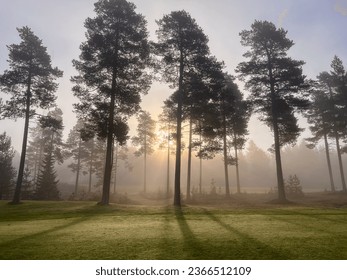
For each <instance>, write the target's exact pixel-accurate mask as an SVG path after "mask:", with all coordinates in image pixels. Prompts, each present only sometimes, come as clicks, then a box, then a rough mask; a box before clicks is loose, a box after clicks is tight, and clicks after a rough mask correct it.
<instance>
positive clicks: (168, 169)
mask: <svg viewBox="0 0 347 280" xmlns="http://www.w3.org/2000/svg"><path fill="white" fill-rule="evenodd" d="M169 192H170V123H168V133H167V170H166V197H167V198H169Z"/></svg>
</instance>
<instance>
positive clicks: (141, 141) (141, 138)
mask: <svg viewBox="0 0 347 280" xmlns="http://www.w3.org/2000/svg"><path fill="white" fill-rule="evenodd" d="M137 120H138V125H137V136H134V137H133V138H132V143H133V145H134V146H138V147H139V148H138V150H137V151H136V152H135V155H136V156H137V157H139V156H142V155H143V160H144V171H143V174H144V175H143V191H144V192H146V189H147V156H148V155H151V154H152V153H153V152H154V145H155V144H156V141H157V136H156V134H155V125H156V122H155V121H154V120H153V119H152V117H151V115H150V113H148V112H146V111H142V112H141V113H140V114H139V115H138V118H137Z"/></svg>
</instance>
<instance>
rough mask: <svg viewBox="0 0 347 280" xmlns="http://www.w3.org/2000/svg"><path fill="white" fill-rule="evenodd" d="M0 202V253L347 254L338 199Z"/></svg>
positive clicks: (346, 229) (345, 210)
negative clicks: (100, 203) (206, 202)
mask: <svg viewBox="0 0 347 280" xmlns="http://www.w3.org/2000/svg"><path fill="white" fill-rule="evenodd" d="M235 205H236V204H234V206H233V205H231V206H229V205H228V204H224V205H219V206H217V205H208V206H206V205H199V204H196V203H195V204H187V205H185V206H184V207H182V209H181V210H177V209H175V208H173V207H172V206H168V205H156V206H150V205H139V204H138V205H118V204H112V205H110V206H97V205H96V203H95V202H72V201H70V202H37V201H30V202H29V201H25V202H24V203H22V204H20V205H8V204H7V202H5V201H1V202H0V252H1V254H0V259H265V260H267V259H347V207H345V204H344V202H342V204H341V202H340V204H334V203H330V204H327V203H309V204H303V203H294V204H288V205H284V206H282V205H272V204H258V205H255V204H252V205H251V204H250V203H245V204H244V205H243V206H242V205H240V204H237V207H235Z"/></svg>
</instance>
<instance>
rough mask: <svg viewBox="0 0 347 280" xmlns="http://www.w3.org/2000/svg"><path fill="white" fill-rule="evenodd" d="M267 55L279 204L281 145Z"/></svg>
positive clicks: (282, 191)
mask: <svg viewBox="0 0 347 280" xmlns="http://www.w3.org/2000/svg"><path fill="white" fill-rule="evenodd" d="M267 55H268V71H269V80H270V95H271V112H272V126H273V131H274V142H275V158H276V174H277V188H278V200H279V201H280V202H286V201H287V198H286V193H285V189H284V179H283V170H282V161H281V143H280V135H279V129H278V120H277V112H276V110H277V109H276V96H275V85H274V84H275V83H274V78H273V74H272V65H271V56H270V54H269V52H267Z"/></svg>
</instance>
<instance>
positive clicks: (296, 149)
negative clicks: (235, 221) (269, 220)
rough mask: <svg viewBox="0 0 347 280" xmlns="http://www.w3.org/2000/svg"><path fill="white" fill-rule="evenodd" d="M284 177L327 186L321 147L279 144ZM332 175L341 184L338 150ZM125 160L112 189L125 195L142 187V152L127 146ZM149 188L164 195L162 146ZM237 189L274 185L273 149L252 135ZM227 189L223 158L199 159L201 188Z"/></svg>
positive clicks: (63, 181)
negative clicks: (295, 177)
mask: <svg viewBox="0 0 347 280" xmlns="http://www.w3.org/2000/svg"><path fill="white" fill-rule="evenodd" d="M282 159H283V167H284V177H285V180H288V178H289V176H290V175H292V176H294V175H296V176H297V177H298V178H299V180H300V183H301V186H302V190H303V192H304V193H305V192H306V193H307V192H323V191H330V182H329V176H328V169H327V164H326V158H325V151H324V149H323V147H318V148H317V149H309V148H307V147H306V143H305V141H301V142H300V143H298V144H297V145H295V146H288V147H285V148H283V152H282ZM331 159H332V168H333V171H334V172H333V175H334V179H335V186H336V189H337V191H339V190H341V182H340V179H339V173H338V162H337V156H336V153H335V152H334V151H331ZM127 161H128V162H127V164H126V163H125V162H123V161H119V162H118V171H117V182H116V187H115V189H116V192H117V193H118V194H123V195H133V194H138V193H143V181H144V179H143V175H144V170H143V165H144V162H143V157H136V156H135V155H134V148H129V151H128V160H127ZM68 164H69V161H66V162H65V163H64V164H63V165H57V166H56V168H57V174H58V179H59V185H58V187H59V188H60V191H61V194H62V198H64V199H68V198H69V197H70V196H71V194H72V193H73V192H74V184H75V177H76V174H74V173H72V172H71V171H70V170H69V169H68V168H67V165H68ZM147 165H148V166H147V172H148V174H147V193H148V194H152V195H154V196H157V197H164V194H165V193H166V179H167V177H166V176H167V154H166V152H165V151H163V150H160V149H158V150H156V151H155V152H154V153H153V155H151V156H149V157H148V158H147ZM186 167H187V152H186V151H184V152H183V156H182V178H181V184H182V194H183V195H184V196H185V195H186V183H187V181H186V180H187V168H186ZM239 167H240V182H241V193H271V192H273V191H275V190H276V173H275V159H274V156H273V154H272V153H270V152H268V151H264V150H263V149H261V148H260V147H258V146H257V145H256V144H255V143H254V142H253V141H252V140H250V141H249V142H248V143H247V145H246V148H245V149H244V150H243V151H242V152H241V154H240V158H239ZM173 175H174V155H171V156H170V192H172V189H173V182H174V180H173ZM229 177H230V186H231V192H232V193H235V192H236V176H235V166H229ZM88 179H89V177H88V176H87V175H84V176H81V178H80V183H79V186H78V190H79V192H85V193H87V192H88ZM101 182H102V181H101V180H100V178H97V177H96V176H95V175H93V178H92V186H93V187H92V192H93V193H95V194H98V193H100V192H101V185H102V183H101ZM199 182H200V159H199V158H198V157H196V156H194V157H193V160H192V181H191V186H192V193H194V192H197V193H198V192H199V185H200V184H199ZM110 189H111V193H113V192H114V176H113V177H112V182H111V188H110ZM214 192H216V193H217V194H220V195H224V194H225V181H224V173H223V160H222V156H221V155H217V156H216V157H215V158H214V159H211V160H202V193H204V194H211V193H214Z"/></svg>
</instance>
